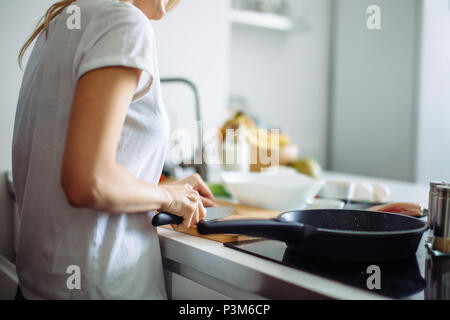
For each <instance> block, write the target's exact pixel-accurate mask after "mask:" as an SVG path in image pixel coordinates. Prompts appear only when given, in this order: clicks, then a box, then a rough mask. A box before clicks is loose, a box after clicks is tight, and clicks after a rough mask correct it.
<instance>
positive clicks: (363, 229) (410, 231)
mask: <svg viewBox="0 0 450 320" xmlns="http://www.w3.org/2000/svg"><path fill="white" fill-rule="evenodd" d="M426 229H427V225H426V223H425V222H423V221H420V220H419V219H416V218H412V217H407V216H403V215H399V214H392V213H383V212H371V211H364V210H345V209H339V210H299V211H291V212H286V213H283V214H281V215H280V216H279V217H278V218H277V219H274V220H228V221H219V222H203V221H201V222H200V223H199V225H198V231H199V232H200V233H201V234H211V233H232V234H245V235H249V236H255V237H261V238H268V239H274V240H280V241H284V242H286V244H287V246H288V249H289V250H290V251H292V252H293V253H295V254H297V255H300V256H307V257H313V258H320V259H327V260H339V261H364V262H365V261H373V262H375V261H392V260H399V259H405V258H409V257H411V256H414V255H415V253H416V251H417V247H418V245H419V242H420V240H421V238H422V235H423V232H424V231H425V230H426Z"/></svg>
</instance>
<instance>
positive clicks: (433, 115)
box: [416, 0, 450, 182]
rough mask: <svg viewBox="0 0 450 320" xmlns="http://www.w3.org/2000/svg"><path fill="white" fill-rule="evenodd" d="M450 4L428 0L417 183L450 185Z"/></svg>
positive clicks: (443, 1) (424, 11)
mask: <svg viewBox="0 0 450 320" xmlns="http://www.w3.org/2000/svg"><path fill="white" fill-rule="evenodd" d="M449 32H450V3H449V1H448V0H425V1H424V6H423V33H422V34H423V36H422V38H423V49H422V71H421V75H422V81H421V86H420V91H421V99H420V112H419V139H418V141H419V145H418V162H417V177H416V178H417V180H418V181H421V182H429V181H431V180H446V181H450V38H449Z"/></svg>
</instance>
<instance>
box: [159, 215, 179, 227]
mask: <svg viewBox="0 0 450 320" xmlns="http://www.w3.org/2000/svg"><path fill="white" fill-rule="evenodd" d="M182 223H183V218H181V217H179V216H176V215H174V214H170V213H166V212H160V213H158V214H156V215H155V216H154V217H153V219H152V225H153V226H154V227H160V226H165V225H169V224H182Z"/></svg>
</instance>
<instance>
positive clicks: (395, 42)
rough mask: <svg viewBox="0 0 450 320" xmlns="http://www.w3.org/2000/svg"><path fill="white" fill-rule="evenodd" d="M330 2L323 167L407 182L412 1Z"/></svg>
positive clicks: (414, 22)
mask: <svg viewBox="0 0 450 320" xmlns="http://www.w3.org/2000/svg"><path fill="white" fill-rule="evenodd" d="M432 1H434V0H432ZM374 4H375V5H378V6H380V8H381V23H382V24H381V27H382V29H381V30H376V31H370V30H368V29H367V26H366V19H367V17H368V15H367V14H366V9H367V7H368V6H370V5H374ZM336 6H337V24H336V47H335V52H334V53H333V58H334V77H333V84H334V85H333V88H332V90H333V108H332V110H333V111H332V112H333V121H332V124H333V127H332V132H331V135H330V138H331V151H330V162H331V169H332V170H337V171H343V172H350V173H357V174H364V175H371V176H375V177H385V178H391V179H399V180H412V179H413V174H414V150H415V148H414V145H415V136H416V129H417V128H416V127H415V126H414V112H415V104H416V98H417V91H416V89H417V88H416V81H417V80H416V79H417V77H416V76H417V71H418V68H419V64H418V60H417V59H418V54H417V53H418V48H419V47H418V40H419V31H420V29H419V28H420V23H419V19H418V14H419V11H418V10H419V8H420V6H419V1H415V0H395V1H392V0H337V2H336ZM442 32H443V33H444V32H445V31H442ZM443 36H444V35H443Z"/></svg>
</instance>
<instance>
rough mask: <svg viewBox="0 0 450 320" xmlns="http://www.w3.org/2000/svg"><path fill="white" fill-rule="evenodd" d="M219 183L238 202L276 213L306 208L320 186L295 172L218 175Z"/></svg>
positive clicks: (316, 181)
mask: <svg viewBox="0 0 450 320" xmlns="http://www.w3.org/2000/svg"><path fill="white" fill-rule="evenodd" d="M222 180H223V182H224V184H225V188H226V190H227V191H228V192H229V193H230V194H231V195H232V196H233V198H235V199H236V200H237V201H238V203H240V204H244V205H249V206H255V207H260V208H266V209H272V210H278V211H289V210H298V209H304V208H306V207H307V203H308V202H310V201H311V200H312V199H314V197H315V195H316V194H317V193H318V192H319V190H320V188H321V187H322V185H323V184H324V181H320V180H315V179H312V178H310V177H308V176H305V175H303V174H299V173H294V174H286V173H284V174H283V173H271V174H267V173H254V172H222Z"/></svg>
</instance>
